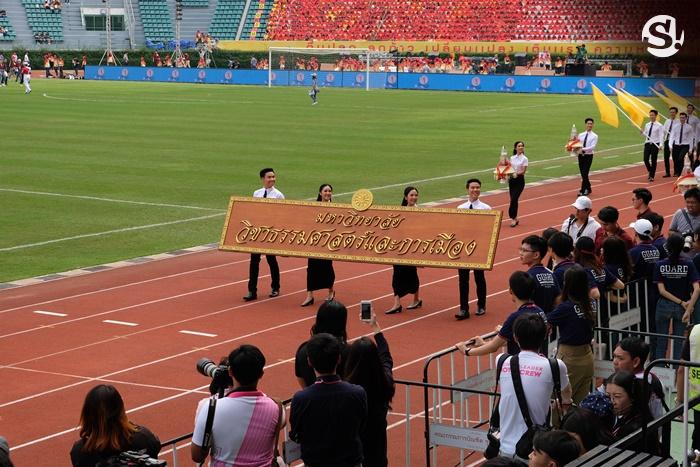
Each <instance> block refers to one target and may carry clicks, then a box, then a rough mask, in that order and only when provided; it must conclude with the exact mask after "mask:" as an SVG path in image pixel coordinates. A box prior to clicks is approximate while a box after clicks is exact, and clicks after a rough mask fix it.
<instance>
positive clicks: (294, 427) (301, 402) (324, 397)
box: [289, 333, 367, 466]
mask: <svg viewBox="0 0 700 467" xmlns="http://www.w3.org/2000/svg"><path fill="white" fill-rule="evenodd" d="M306 347H307V350H308V358H309V362H310V363H311V366H312V367H313V369H314V372H315V373H316V376H317V378H318V381H317V384H313V385H311V386H309V387H307V388H305V389H302V390H301V391H299V392H297V393H296V394H294V397H293V398H292V408H291V413H290V417H289V421H290V425H291V430H290V433H289V436H290V438H291V439H292V440H294V441H296V442H297V443H299V444H301V458H302V460H303V461H304V464H306V465H310V466H325V465H336V466H359V465H361V464H362V442H361V441H360V435H361V433H362V431H363V430H364V429H365V425H366V423H367V394H366V393H365V390H364V389H363V388H362V386H357V385H355V384H351V383H348V382H345V381H341V379H340V376H338V374H337V373H336V370H337V368H338V365H339V364H340V356H341V349H342V345H341V342H340V341H339V340H338V339H336V338H335V337H334V336H332V335H330V334H327V333H321V334H316V335H314V336H313V337H311V339H309V342H308V343H307V345H306ZM341 421H342V422H341Z"/></svg>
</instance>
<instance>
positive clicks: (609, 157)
mask: <svg viewBox="0 0 700 467" xmlns="http://www.w3.org/2000/svg"><path fill="white" fill-rule="evenodd" d="M617 157H620V156H619V154H618V155H614V156H604V157H603V159H615V158H617Z"/></svg>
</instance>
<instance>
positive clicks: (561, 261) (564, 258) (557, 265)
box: [547, 232, 576, 290]
mask: <svg viewBox="0 0 700 467" xmlns="http://www.w3.org/2000/svg"><path fill="white" fill-rule="evenodd" d="M547 248H548V250H549V254H550V255H551V257H552V265H553V266H552V274H554V278H555V279H556V280H557V285H558V286H559V290H561V288H562V287H564V273H565V272H566V271H567V270H568V269H569V268H571V267H573V266H574V265H575V264H576V263H574V261H573V260H572V257H571V253H572V252H573V251H574V240H573V239H572V238H571V237H570V236H569V235H568V234H566V233H564V232H558V233H555V234H554V235H552V237H551V238H550V239H549V240H548V241H547Z"/></svg>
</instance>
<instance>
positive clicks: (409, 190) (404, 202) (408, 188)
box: [401, 186, 418, 206]
mask: <svg viewBox="0 0 700 467" xmlns="http://www.w3.org/2000/svg"><path fill="white" fill-rule="evenodd" d="M413 190H416V193H418V188H416V187H414V186H407V187H406V188H404V190H403V199H402V200H401V206H408V201H407V200H406V197H407V196H408V194H409V193H410V192H412V191H413Z"/></svg>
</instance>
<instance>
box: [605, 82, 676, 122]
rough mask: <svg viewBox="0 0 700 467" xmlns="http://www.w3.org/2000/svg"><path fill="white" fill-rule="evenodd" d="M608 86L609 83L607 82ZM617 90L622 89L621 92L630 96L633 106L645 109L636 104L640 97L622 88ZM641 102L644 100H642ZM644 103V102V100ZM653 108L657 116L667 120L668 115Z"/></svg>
mask: <svg viewBox="0 0 700 467" xmlns="http://www.w3.org/2000/svg"><path fill="white" fill-rule="evenodd" d="M608 86H610V85H609V84H608ZM610 87H612V86H610ZM613 89H617V88H613ZM618 91H622V92H624V93H625V94H627V95H628V96H629V97H630V100H631V101H632V103H633V104H634V106H635V107H637V108H638V109H639V110H644V111H646V109H644V108H643V107H640V106H639V105H638V102H637V101H641V99H640V98H639V97H637V96H635V95H634V94H632V93H631V92H629V91H626V90H624V89H618ZM642 102H644V101H642ZM645 104H646V102H645ZM647 105H649V106H650V107H651V105H650V104H647ZM654 110H656V112H657V113H658V114H659V117H662V118H663V119H664V120H668V117H667V116H666V115H664V114H662V113H661V112H659V110H658V109H654Z"/></svg>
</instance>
